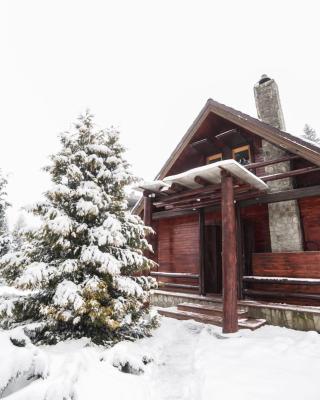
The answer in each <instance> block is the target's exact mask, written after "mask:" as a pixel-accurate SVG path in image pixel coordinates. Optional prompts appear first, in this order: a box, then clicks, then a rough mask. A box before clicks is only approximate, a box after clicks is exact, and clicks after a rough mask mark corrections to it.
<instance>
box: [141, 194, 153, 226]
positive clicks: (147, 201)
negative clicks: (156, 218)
mask: <svg viewBox="0 0 320 400" xmlns="http://www.w3.org/2000/svg"><path fill="white" fill-rule="evenodd" d="M143 202H144V204H143V222H144V224H145V225H147V226H151V224H152V199H151V198H150V197H148V196H147V195H144V198H143Z"/></svg>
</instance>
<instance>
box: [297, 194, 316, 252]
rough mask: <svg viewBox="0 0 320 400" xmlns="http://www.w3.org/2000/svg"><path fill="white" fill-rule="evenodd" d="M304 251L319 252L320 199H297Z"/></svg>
mask: <svg viewBox="0 0 320 400" xmlns="http://www.w3.org/2000/svg"><path fill="white" fill-rule="evenodd" d="M299 208H300V215H301V221H302V227H303V236H304V243H305V250H307V251H312V250H315V251H318V250H320V197H307V198H305V199H299Z"/></svg>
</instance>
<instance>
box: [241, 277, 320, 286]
mask: <svg viewBox="0 0 320 400" xmlns="http://www.w3.org/2000/svg"><path fill="white" fill-rule="evenodd" d="M243 281H244V282H250V283H258V284H260V283H275V284H285V285H305V286H315V285H317V286H319V285H320V279H316V278H314V279H312V278H307V279H303V278H286V277H272V276H244V277H243Z"/></svg>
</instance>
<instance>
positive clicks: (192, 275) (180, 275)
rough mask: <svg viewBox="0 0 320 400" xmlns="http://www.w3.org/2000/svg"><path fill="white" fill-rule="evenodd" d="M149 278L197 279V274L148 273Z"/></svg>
mask: <svg viewBox="0 0 320 400" xmlns="http://www.w3.org/2000/svg"><path fill="white" fill-rule="evenodd" d="M150 275H151V276H160V277H161V276H162V277H166V278H184V279H185V278H190V279H199V274H190V273H188V272H159V271H158V272H153V271H151V272H150Z"/></svg>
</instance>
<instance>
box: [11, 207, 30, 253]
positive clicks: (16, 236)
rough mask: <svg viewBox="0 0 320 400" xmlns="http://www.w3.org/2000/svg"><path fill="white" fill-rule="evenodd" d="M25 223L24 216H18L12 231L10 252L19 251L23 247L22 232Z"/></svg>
mask: <svg viewBox="0 0 320 400" xmlns="http://www.w3.org/2000/svg"><path fill="white" fill-rule="evenodd" d="M26 226H27V223H26V218H25V216H24V214H22V213H21V214H20V215H19V217H18V219H17V221H16V223H15V224H14V227H13V230H12V246H11V248H12V250H14V251H20V250H21V248H22V246H23V240H24V230H25V229H26Z"/></svg>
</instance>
